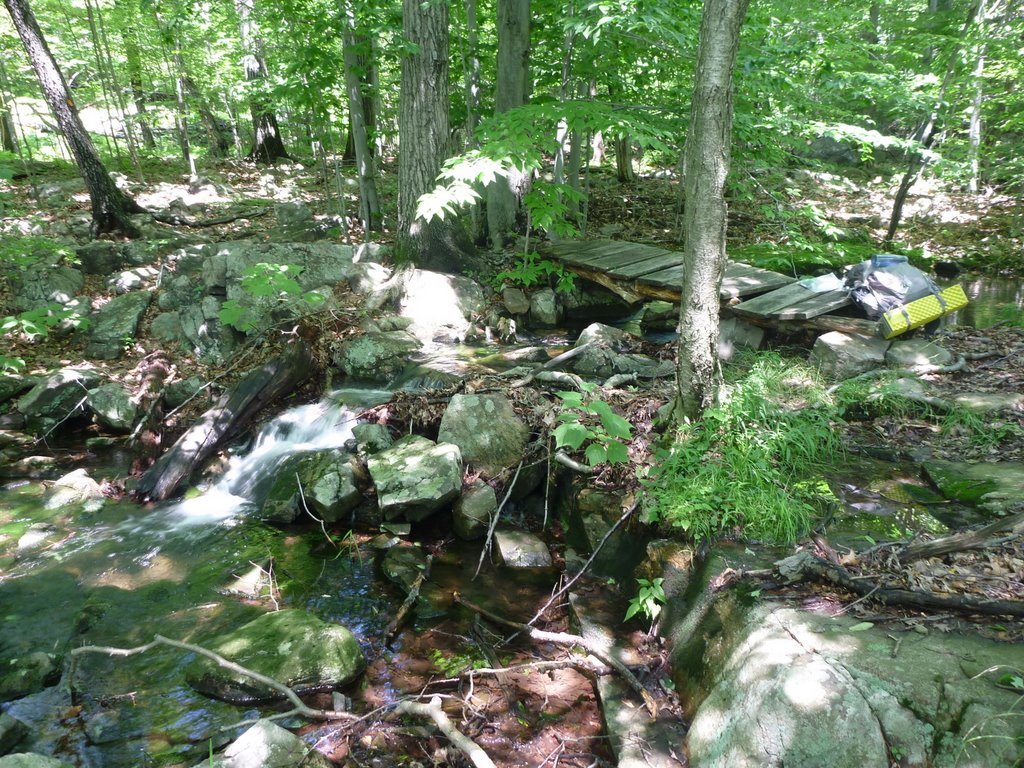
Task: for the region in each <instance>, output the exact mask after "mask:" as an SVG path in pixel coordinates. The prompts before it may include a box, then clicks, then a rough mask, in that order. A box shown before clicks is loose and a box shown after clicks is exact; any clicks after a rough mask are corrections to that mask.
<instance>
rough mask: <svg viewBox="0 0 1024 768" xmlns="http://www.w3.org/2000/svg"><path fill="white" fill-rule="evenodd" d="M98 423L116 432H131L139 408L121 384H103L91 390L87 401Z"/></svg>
mask: <svg viewBox="0 0 1024 768" xmlns="http://www.w3.org/2000/svg"><path fill="white" fill-rule="evenodd" d="M85 403H86V405H88V406H89V409H90V410H91V411H92V413H93V417H94V418H95V419H96V421H97V423H99V424H100V425H102V426H104V427H106V428H107V429H111V430H113V431H115V432H131V431H132V427H133V426H134V425H135V419H136V418H137V417H138V412H139V409H138V406H136V405H135V403H134V402H132V398H131V395H129V394H128V391H127V390H126V389H125V388H124V387H122V386H121V385H120V384H115V383H113V382H112V383H110V384H101V385H100V386H98V387H96V388H95V389H90V390H89V395H88V397H87V398H86V401H85Z"/></svg>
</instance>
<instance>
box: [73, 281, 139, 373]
mask: <svg viewBox="0 0 1024 768" xmlns="http://www.w3.org/2000/svg"><path fill="white" fill-rule="evenodd" d="M152 298H153V294H152V293H150V292H149V291H132V292H131V293H125V294H123V295H121V296H116V297H114V298H113V299H111V300H110V301H108V302H107V303H106V304H104V305H103V306H102V307H100V308H99V310H98V311H97V312H96V314H95V315H93V316H92V318H91V324H90V326H89V331H88V334H89V342H88V344H87V345H86V348H85V354H87V355H89V356H90V357H97V358H100V359H102V360H114V359H116V358H119V357H121V356H122V355H123V354H124V350H125V347H126V346H127V345H130V344H131V343H133V342H134V340H135V336H136V334H137V332H138V330H139V321H140V320H142V316H143V315H144V314H145V312H146V309H147V308H148V307H149V302H150V301H151V300H152Z"/></svg>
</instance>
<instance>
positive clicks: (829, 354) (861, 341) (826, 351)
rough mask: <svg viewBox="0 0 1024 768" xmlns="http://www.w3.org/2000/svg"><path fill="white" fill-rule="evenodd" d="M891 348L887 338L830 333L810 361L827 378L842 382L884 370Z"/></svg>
mask: <svg viewBox="0 0 1024 768" xmlns="http://www.w3.org/2000/svg"><path fill="white" fill-rule="evenodd" d="M888 348H889V342H888V341H885V340H884V339H879V338H873V337H869V336H857V335H854V334H849V333H840V332H839V331H829V332H828V333H825V334H822V335H821V336H819V337H818V339H817V341H815V342H814V347H813V348H812V349H811V356H810V362H811V364H812V365H816V366H817V367H818V369H819V370H820V371H821V373H822V375H824V376H825V377H827V378H830V379H832V380H834V381H841V380H843V379H850V378H853V377H854V376H859V375H860V374H862V373H867V372H868V371H871V370H874V369H875V368H879V367H881V366H882V364H883V363H884V362H885V352H886V350H887V349H888Z"/></svg>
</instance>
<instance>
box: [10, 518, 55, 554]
mask: <svg viewBox="0 0 1024 768" xmlns="http://www.w3.org/2000/svg"><path fill="white" fill-rule="evenodd" d="M56 536H57V527H56V526H55V525H53V524H52V523H32V525H30V526H29V527H28V529H27V530H26V531H25V532H24V533H23V534H21V537H20V538H19V539H18V557H22V556H24V555H28V554H31V553H32V552H35V551H36V550H38V549H42V548H43V547H45V546H46V545H47V544H48V543H49V542H50V540H51V539H54V538H56Z"/></svg>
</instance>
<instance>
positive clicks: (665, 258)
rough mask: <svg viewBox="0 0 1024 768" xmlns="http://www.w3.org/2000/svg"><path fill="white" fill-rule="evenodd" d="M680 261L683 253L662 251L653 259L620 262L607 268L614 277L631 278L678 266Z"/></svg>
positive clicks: (680, 263) (681, 261)
mask: <svg viewBox="0 0 1024 768" xmlns="http://www.w3.org/2000/svg"><path fill="white" fill-rule="evenodd" d="M682 263H683V254H681V253H675V252H671V251H670V252H668V253H665V252H662V253H661V255H659V256H656V257H655V258H653V259H644V260H642V261H635V262H633V263H632V264H622V265H621V266H617V267H615V268H614V269H609V270H608V272H609V273H610V274H612V275H614V276H615V277H621V278H625V279H632V278H637V277H640V276H641V275H646V274H649V273H652V272H660V271H662V270H664V269H670V268H672V267H679V266H681V265H682Z"/></svg>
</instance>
